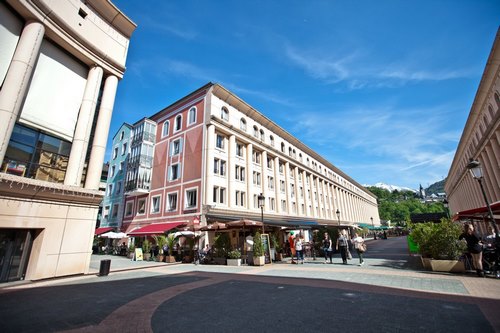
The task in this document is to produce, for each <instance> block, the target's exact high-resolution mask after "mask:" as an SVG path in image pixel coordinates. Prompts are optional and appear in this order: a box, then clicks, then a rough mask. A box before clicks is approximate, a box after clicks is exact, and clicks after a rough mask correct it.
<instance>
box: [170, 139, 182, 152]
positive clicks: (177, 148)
mask: <svg viewBox="0 0 500 333" xmlns="http://www.w3.org/2000/svg"><path fill="white" fill-rule="evenodd" d="M181 152H182V138H179V139H176V140H174V141H172V142H170V156H175V155H179V154H180V153H181Z"/></svg>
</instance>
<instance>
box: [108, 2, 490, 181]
mask: <svg viewBox="0 0 500 333" xmlns="http://www.w3.org/2000/svg"><path fill="white" fill-rule="evenodd" d="M113 3H114V4H115V5H116V6H117V7H118V8H119V9H120V10H122V11H123V12H124V13H125V15H127V16H128V17H129V18H130V19H132V20H133V21H134V22H135V23H136V24H137V25H138V27H137V29H136V30H135V32H134V33H133V35H132V37H131V40H130V46H129V50H128V58H127V70H126V72H125V76H124V78H123V80H121V81H120V83H119V86H118V92H117V95H116V100H115V107H114V111H113V118H112V124H111V128H110V135H109V137H110V139H109V141H108V146H107V158H109V157H110V151H111V138H112V137H113V135H114V134H115V133H116V132H117V131H118V129H119V127H120V126H121V124H123V123H124V122H127V123H130V124H133V123H134V122H136V121H138V120H140V119H141V118H143V117H148V116H151V115H153V114H155V113H156V112H158V111H160V110H161V109H163V108H165V107H167V106H168V105H170V104H171V103H173V102H175V101H177V100H178V99H180V98H182V97H184V96H186V95H188V94H189V93H191V92H192V91H194V90H196V89H198V88H200V87H201V86H203V85H205V84H206V83H208V82H214V83H219V84H221V85H223V86H224V87H226V88H227V89H229V90H230V91H232V92H233V93H234V94H236V95H238V96H239V97H240V98H241V99H243V100H244V101H245V102H246V103H248V104H249V105H251V106H252V107H253V108H255V109H256V110H258V111H259V112H261V113H262V114H264V115H265V116H266V117H268V118H270V119H271V120H273V121H274V122H275V123H276V124H278V125H279V126H281V127H282V128H283V129H285V130H286V131H288V132H289V133H290V134H292V135H294V136H295V137H297V138H298V139H299V140H300V141H302V142H303V143H304V144H305V145H306V146H308V147H309V148H311V149H313V150H314V151H316V152H317V153H319V154H320V155H321V156H323V157H324V158H325V159H326V160H328V161H329V162H331V163H332V164H333V165H335V166H336V167H338V168H340V169H341V170H342V171H343V172H345V173H346V174H348V175H349V176H350V177H351V178H353V179H354V180H355V181H357V182H358V183H360V184H363V185H373V184H375V183H377V182H383V183H386V184H391V185H397V186H404V187H409V188H412V189H418V187H419V185H420V184H422V186H423V187H427V186H429V185H431V184H433V183H434V182H436V181H439V180H442V179H444V178H445V177H446V176H447V174H448V171H449V168H450V166H451V162H452V160H453V156H454V154H455V150H456V148H457V145H458V142H459V140H460V136H461V133H462V130H463V128H464V125H465V122H466V120H467V117H468V114H469V111H470V107H471V105H472V103H473V100H474V97H475V94H476V91H477V88H478V85H479V82H480V80H481V76H482V74H483V70H484V67H485V65H486V61H487V59H488V55H489V53H490V51H491V47H492V45H493V41H494V38H495V35H496V33H497V30H498V28H499V24H500V1H493V0H492V1H488V0H470V1H464V0H450V1H447V0H418V1H410V0H405V1H403V0H398V1H396V0H394V1H390V0H381V1H371V0H356V1H352V0H350V1H349V0H345V1H340V0H338V1H337V0H325V1H320V0H309V1H305V0H300V1H298V0H296V1H295V0H290V1H284V0H277V1H268V0H262V1H260V0H255V1H254V0H248V1H229V0H227V1H219V0H214V1H202V0H199V1H195V0H182V1H181V0H179V1H170V0H169V1H165V0H148V1H130V0H113Z"/></svg>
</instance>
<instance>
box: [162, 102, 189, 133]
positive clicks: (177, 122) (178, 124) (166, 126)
mask: <svg viewBox="0 0 500 333" xmlns="http://www.w3.org/2000/svg"><path fill="white" fill-rule="evenodd" d="M196 111H197V110H196V106H193V107H192V108H190V109H189V111H188V116H187V122H186V127H187V126H190V125H192V124H194V123H196ZM180 130H182V114H178V115H177V116H175V118H174V129H173V131H174V133H176V132H178V131H180ZM169 132H170V121H169V120H166V121H164V122H163V127H162V131H161V137H162V138H164V137H167V136H168V135H169Z"/></svg>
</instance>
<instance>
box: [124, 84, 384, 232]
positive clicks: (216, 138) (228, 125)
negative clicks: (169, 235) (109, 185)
mask: <svg viewBox="0 0 500 333" xmlns="http://www.w3.org/2000/svg"><path fill="white" fill-rule="evenodd" d="M149 120H151V121H153V122H154V123H155V124H156V135H155V140H156V142H155V144H154V152H153V156H152V169H151V172H152V173H151V177H150V178H149V177H145V178H144V179H147V180H149V179H150V183H148V186H147V188H144V187H142V188H138V187H137V186H136V187H127V189H126V192H125V214H124V216H123V228H122V229H123V230H126V231H127V232H129V234H135V233H137V230H140V228H145V230H149V229H150V228H151V226H155V225H156V226H158V228H163V230H164V231H166V230H168V229H169V228H171V227H174V226H177V225H180V224H188V225H191V224H196V223H198V222H199V223H200V224H201V225H205V224H210V223H212V222H215V221H229V220H236V219H240V218H250V219H253V220H260V219H261V213H262V212H263V219H264V223H265V224H266V225H267V226H281V227H294V226H295V227H297V228H299V227H301V226H309V227H310V226H321V225H326V226H339V225H342V226H351V225H354V224H357V223H370V224H371V218H373V221H374V224H376V225H379V224H380V219H379V214H378V207H377V200H376V197H375V196H374V195H373V194H372V193H370V192H369V191H368V190H366V189H365V188H364V187H363V186H361V185H360V184H358V183H357V182H356V181H355V180H353V179H352V178H350V177H349V176H348V175H346V174H345V173H344V172H342V171H341V170H339V169H338V168H337V167H335V166H334V165H333V164H331V163H330V162H328V161H327V160H325V159H324V158H322V157H321V156H320V155H318V154H317V153H316V152H314V151H313V150H311V149H310V148H309V147H307V146H306V145H304V144H303V143H302V142H300V141H299V140H298V139H297V138H295V137H293V136H292V135H291V134H289V133H288V132H286V131H285V130H284V129H283V128H281V127H279V126H278V125H277V124H276V123H274V122H273V121H272V120H271V119H269V118H267V117H265V116H264V115H263V114H262V113H260V112H258V111H257V110H255V109H254V108H252V107H251V106H250V105H248V104H247V103H246V102H244V101H243V100H241V99H240V98H239V97H238V96H236V95H235V94H233V93H232V92H230V91H228V90H227V89H225V88H224V87H223V86H221V85H220V84H213V83H209V84H207V85H205V86H203V87H201V88H200V89H198V90H196V91H194V92H192V93H191V94H189V95H187V96H185V97H184V98H182V99H180V100H178V101H177V102H175V103H173V104H172V105H170V106H168V107H167V108H165V109H163V110H161V111H160V112H158V113H156V114H155V115H153V116H151V117H149ZM145 175H149V174H148V173H147V172H146V173H145ZM139 178H140V177H139ZM260 195H263V196H264V198H265V204H264V207H263V211H261V208H260V207H259V204H258V198H259V196H260ZM158 228H156V229H158ZM141 234H146V233H141Z"/></svg>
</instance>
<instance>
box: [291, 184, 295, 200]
mask: <svg viewBox="0 0 500 333" xmlns="http://www.w3.org/2000/svg"><path fill="white" fill-rule="evenodd" d="M290 196H291V197H292V198H294V197H295V185H294V184H290Z"/></svg>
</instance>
